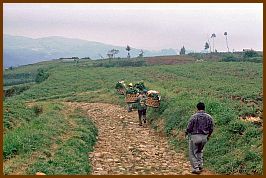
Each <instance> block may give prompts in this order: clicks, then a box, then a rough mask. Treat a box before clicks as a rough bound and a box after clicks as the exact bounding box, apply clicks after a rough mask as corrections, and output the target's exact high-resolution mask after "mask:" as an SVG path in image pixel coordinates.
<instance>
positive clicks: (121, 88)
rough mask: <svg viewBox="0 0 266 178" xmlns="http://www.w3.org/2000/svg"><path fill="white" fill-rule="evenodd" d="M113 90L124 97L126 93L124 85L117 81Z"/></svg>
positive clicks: (122, 82)
mask: <svg viewBox="0 0 266 178" xmlns="http://www.w3.org/2000/svg"><path fill="white" fill-rule="evenodd" d="M115 89H116V91H117V93H118V94H120V95H124V94H125V92H126V84H125V83H124V81H119V82H117V83H116V85H115Z"/></svg>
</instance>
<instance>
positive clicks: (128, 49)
mask: <svg viewBox="0 0 266 178" xmlns="http://www.w3.org/2000/svg"><path fill="white" fill-rule="evenodd" d="M126 50H127V52H128V53H127V58H130V54H129V51H130V50H131V48H130V46H128V45H127V47H126Z"/></svg>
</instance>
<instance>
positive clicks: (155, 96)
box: [147, 90, 161, 100]
mask: <svg viewBox="0 0 266 178" xmlns="http://www.w3.org/2000/svg"><path fill="white" fill-rule="evenodd" d="M147 96H148V97H151V98H152V99H153V100H160V99H161V97H160V96H159V92H158V91H155V90H149V91H148V92H147Z"/></svg>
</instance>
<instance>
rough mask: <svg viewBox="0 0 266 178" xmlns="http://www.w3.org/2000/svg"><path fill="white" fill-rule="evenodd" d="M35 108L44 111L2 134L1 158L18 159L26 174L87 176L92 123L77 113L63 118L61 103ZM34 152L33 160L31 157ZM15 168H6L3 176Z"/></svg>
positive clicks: (78, 111) (92, 131)
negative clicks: (39, 172) (42, 173)
mask: <svg viewBox="0 0 266 178" xmlns="http://www.w3.org/2000/svg"><path fill="white" fill-rule="evenodd" d="M38 106H40V107H42V108H43V113H42V115H39V116H38V117H35V118H34V119H32V120H30V121H29V122H28V123H27V124H24V125H21V126H20V127H18V128H14V129H13V130H9V131H7V132H6V133H5V135H4V143H3V156H4V159H5V160H7V159H12V158H13V157H14V156H16V158H17V159H18V158H21V159H20V161H21V164H23V165H24V166H28V167H27V170H26V172H27V174H32V175H34V174H35V173H36V172H38V171H41V172H44V173H46V174H52V175H53V174H55V175H58V174H84V175H85V174H88V173H90V171H91V166H90V163H89V161H88V152H91V151H92V150H93V146H94V144H95V142H96V136H97V129H96V127H95V126H94V124H93V122H92V121H90V120H89V119H88V118H86V117H85V115H84V114H83V113H82V111H80V110H75V112H74V113H70V115H69V114H68V115H65V114H64V113H62V112H64V110H65V109H66V108H65V107H63V105H62V104H58V103H40V104H38ZM58 111H59V112H58ZM66 117H67V118H66ZM69 120H71V123H72V124H69V123H68V122H69ZM73 123H74V125H73ZM66 136H67V137H66ZM65 138H67V140H64V139H65ZM36 153H37V155H38V156H37V157H36V156H35V157H36V158H35V157H34V156H31V155H36ZM23 158H27V159H23ZM29 159H30V160H31V163H30V164H29V163H28V161H29ZM14 166H15V167H14ZM16 166H19V165H17V164H16V165H11V167H5V168H4V170H5V174H8V172H12V169H16Z"/></svg>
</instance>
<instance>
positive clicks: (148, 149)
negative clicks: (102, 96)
mask: <svg viewBox="0 0 266 178" xmlns="http://www.w3.org/2000/svg"><path fill="white" fill-rule="evenodd" d="M68 104H69V105H70V106H71V107H80V108H82V109H84V110H86V111H87V114H88V115H89V117H90V118H91V119H92V120H93V121H94V123H95V124H96V126H97V128H98V130H99V135H98V141H97V143H96V145H95V147H94V152H92V153H91V154H90V155H89V158H90V159H91V163H92V167H93V171H92V175H107V174H108V175H119V174H123V175H153V174H154V175H187V174H190V165H189V162H188V161H187V159H186V158H185V157H184V155H183V154H182V153H177V152H175V151H174V150H173V149H171V148H170V147H169V145H168V141H167V139H166V138H165V137H163V136H159V134H157V133H156V132H155V131H153V130H152V129H150V128H149V127H144V126H139V125H138V118H137V111H133V112H130V113H128V112H127V111H126V110H125V109H124V108H121V107H120V106H117V105H111V104H104V103H68ZM203 174H205V175H206V174H209V173H208V172H205V173H204V172H203Z"/></svg>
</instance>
